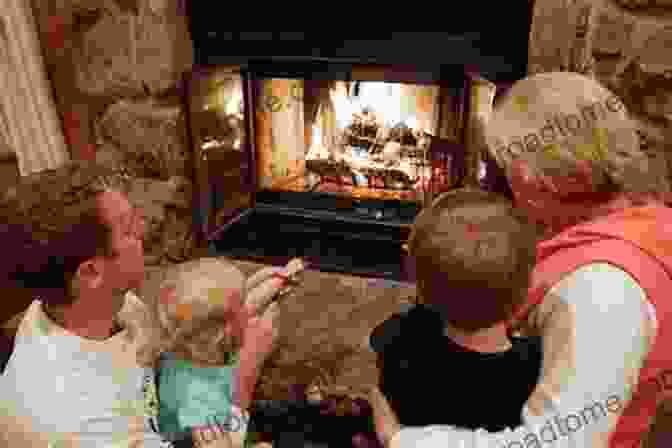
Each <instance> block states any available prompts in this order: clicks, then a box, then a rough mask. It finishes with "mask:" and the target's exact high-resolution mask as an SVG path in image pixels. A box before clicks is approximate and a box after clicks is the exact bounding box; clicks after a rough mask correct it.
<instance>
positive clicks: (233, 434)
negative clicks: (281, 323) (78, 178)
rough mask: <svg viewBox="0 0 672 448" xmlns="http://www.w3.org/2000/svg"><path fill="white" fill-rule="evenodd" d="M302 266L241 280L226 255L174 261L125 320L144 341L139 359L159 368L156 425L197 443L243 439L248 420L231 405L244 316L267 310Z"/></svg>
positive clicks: (172, 435) (175, 436) (293, 263)
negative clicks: (143, 310) (151, 300)
mask: <svg viewBox="0 0 672 448" xmlns="http://www.w3.org/2000/svg"><path fill="white" fill-rule="evenodd" d="M302 269H303V264H302V262H301V260H298V259H295V260H292V261H291V262H290V263H289V264H288V265H287V267H286V268H284V269H282V268H266V269H262V270H261V271H260V272H258V273H256V274H255V275H253V276H252V277H251V278H250V279H246V278H245V276H244V275H243V273H242V272H241V271H240V270H239V269H238V268H237V267H235V266H234V265H233V264H232V263H231V262H229V261H227V260H224V259H222V258H221V257H218V258H201V259H197V260H192V261H188V262H185V263H181V264H178V265H175V266H171V267H170V268H169V270H168V272H167V274H166V278H165V280H164V282H163V285H162V288H161V293H160V297H159V299H158V300H157V301H156V303H155V304H154V306H152V307H149V308H150V311H149V313H147V314H143V315H141V316H140V315H137V316H133V318H131V319H128V320H129V322H128V324H127V326H128V327H129V329H131V331H132V332H133V335H134V337H137V338H140V340H142V341H143V343H142V344H141V347H142V348H141V349H140V350H139V352H138V358H139V361H140V362H141V363H142V364H145V365H149V366H154V367H156V368H157V377H158V380H157V384H158V394H159V400H158V401H159V406H158V427H159V431H160V432H161V433H162V434H163V435H164V436H167V437H168V438H169V439H172V440H183V439H184V438H185V436H189V434H193V439H194V441H195V442H196V443H197V444H198V445H207V446H242V444H243V442H244V438H245V434H246V431H247V419H248V417H247V416H245V415H244V412H243V411H241V410H240V409H239V408H238V406H237V405H236V403H237V401H236V398H235V397H236V393H237V391H236V390H235V389H236V382H235V381H234V380H235V378H236V369H237V368H238V350H239V349H240V346H241V343H242V334H243V329H244V327H245V324H246V320H247V319H248V318H249V317H250V316H252V315H254V314H259V313H261V312H264V311H265V310H266V309H268V310H267V311H268V312H270V313H273V315H274V316H277V304H276V303H272V304H271V305H270V306H268V305H269V303H270V302H271V299H272V298H273V297H275V296H276V295H277V294H278V293H280V292H282V290H283V288H286V287H287V285H286V283H287V279H288V278H291V277H292V276H294V275H296V274H298V273H299V272H300V271H301V270H302Z"/></svg>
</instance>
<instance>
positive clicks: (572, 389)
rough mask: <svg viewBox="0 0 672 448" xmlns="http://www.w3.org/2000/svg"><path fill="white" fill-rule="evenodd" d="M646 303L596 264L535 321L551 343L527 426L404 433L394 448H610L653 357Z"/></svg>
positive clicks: (553, 294) (526, 413) (550, 299)
mask: <svg viewBox="0 0 672 448" xmlns="http://www.w3.org/2000/svg"><path fill="white" fill-rule="evenodd" d="M644 300H645V295H644V292H643V291H642V289H641V288H639V286H638V285H637V284H636V283H635V282H634V280H633V279H632V278H631V277H630V276H629V275H628V274H626V273H625V272H623V271H621V270H619V269H617V268H614V267H611V266H609V265H606V264H594V265H589V266H587V267H584V268H581V269H579V270H577V271H575V272H574V273H572V274H570V275H569V276H567V277H565V278H564V279H563V280H562V281H560V282H559V283H558V284H556V285H555V287H554V288H552V289H551V290H550V291H549V293H548V294H547V296H546V297H545V299H544V301H543V303H542V304H541V305H540V306H539V307H538V308H537V309H535V310H534V312H533V313H531V315H530V318H529V322H528V323H529V325H530V327H531V328H532V329H533V330H535V331H538V332H539V333H540V334H541V335H542V337H543V350H544V353H543V354H544V359H543V365H542V373H541V379H540V381H539V384H538V385H537V387H536V389H535V390H534V392H533V393H532V395H531V396H530V398H529V400H528V402H527V404H526V406H525V407H524V409H523V422H524V423H523V425H522V426H520V427H517V428H512V429H511V430H506V431H502V432H499V433H489V432H487V431H485V430H477V431H468V430H460V429H456V428H453V427H449V426H429V427H419V428H402V429H401V430H400V431H398V432H397V433H396V434H395V435H394V436H393V437H392V439H391V441H390V444H389V446H390V447H393V448H398V447H400V448H407V447H408V448H410V447H417V448H424V447H432V448H434V447H436V448H438V447H441V448H485V447H488V448H490V447H492V448H502V447H506V448H509V447H511V448H521V447H526V446H542V445H544V444H545V443H544V442H553V448H570V447H571V448H606V447H607V446H608V437H609V433H610V432H611V431H613V429H614V428H615V425H616V422H617V419H618V417H619V416H620V414H621V413H622V411H623V408H624V407H625V406H626V404H627V403H628V401H629V397H630V391H631V390H632V385H633V381H634V379H635V378H637V376H638V369H639V366H640V365H641V362H642V360H643V359H644V357H645V355H646V353H647V351H648V347H649V343H650V340H649V336H650V334H651V333H650V332H651V327H650V320H649V318H648V315H647V314H646V308H645V302H644ZM493 375H494V374H493ZM498 380H500V379H498V378H496V377H493V381H498ZM501 381H502V383H503V384H502V387H506V384H505V382H504V381H505V379H501ZM496 399H497V397H493V400H496ZM483 405H484V406H488V403H483ZM446 406H460V403H446Z"/></svg>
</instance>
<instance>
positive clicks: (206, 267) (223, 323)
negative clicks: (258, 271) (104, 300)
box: [120, 257, 247, 366]
mask: <svg viewBox="0 0 672 448" xmlns="http://www.w3.org/2000/svg"><path fill="white" fill-rule="evenodd" d="M170 289H173V290H174V293H173V294H166V293H165V292H166V291H167V290H170ZM160 291H161V292H160V293H159V294H158V295H157V296H158V297H156V298H155V299H154V300H152V301H151V302H150V303H149V305H148V306H147V307H146V309H143V310H136V311H135V312H134V313H129V314H128V315H125V316H120V320H121V321H122V322H123V324H124V325H125V326H126V328H127V329H128V331H129V334H128V336H129V338H131V339H134V340H135V341H136V342H137V344H138V347H139V348H138V362H139V363H140V364H141V365H145V366H155V365H156V363H157V361H158V359H159V357H160V356H161V354H163V353H169V352H173V353H177V354H179V355H181V357H186V358H187V359H190V360H193V361H197V362H199V363H203V364H209V365H224V364H226V363H227V362H229V361H230V360H231V357H232V356H235V354H236V353H237V351H238V349H239V348H240V344H241V335H240V333H239V331H237V330H236V328H239V327H236V323H237V322H236V319H239V318H240V312H241V311H242V308H241V307H242V306H243V304H244V299H245V297H246V294H247V291H246V278H245V275H244V274H243V273H242V272H241V271H240V270H239V269H238V268H237V267H236V266H235V265H234V264H233V263H231V262H230V261H228V260H226V259H223V258H221V257H217V258H214V257H205V258H199V259H196V260H190V261H187V262H184V263H179V264H176V265H174V266H170V267H169V268H168V269H167V271H166V273H165V278H164V280H163V282H162V283H161V287H160Z"/></svg>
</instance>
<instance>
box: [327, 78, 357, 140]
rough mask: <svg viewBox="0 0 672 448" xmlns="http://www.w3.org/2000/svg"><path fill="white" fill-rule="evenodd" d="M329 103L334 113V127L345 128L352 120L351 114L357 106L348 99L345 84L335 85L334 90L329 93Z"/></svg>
mask: <svg viewBox="0 0 672 448" xmlns="http://www.w3.org/2000/svg"><path fill="white" fill-rule="evenodd" d="M329 96H330V97H331V102H332V103H333V105H334V110H335V111H336V126H337V128H338V129H343V128H345V127H346V126H347V125H348V124H349V123H350V121H351V120H352V114H354V113H355V112H356V111H357V105H356V104H353V102H352V101H351V100H350V99H349V98H348V93H347V91H346V89H345V84H342V83H338V84H336V88H335V89H331V90H330V91H329Z"/></svg>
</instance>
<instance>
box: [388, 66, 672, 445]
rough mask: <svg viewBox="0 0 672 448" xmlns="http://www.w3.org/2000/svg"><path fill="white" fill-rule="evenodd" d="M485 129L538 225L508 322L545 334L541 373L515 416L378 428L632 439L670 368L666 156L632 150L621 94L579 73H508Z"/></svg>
mask: <svg viewBox="0 0 672 448" xmlns="http://www.w3.org/2000/svg"><path fill="white" fill-rule="evenodd" d="M484 137H485V141H486V142H487V145H488V148H489V150H490V151H491V152H492V155H493V156H494V157H495V158H496V160H497V162H498V164H499V165H500V166H503V167H504V168H505V170H506V173H507V178H508V179H509V182H510V184H511V188H512V191H513V193H514V197H515V201H516V204H517V207H519V208H520V209H521V210H524V211H525V212H526V214H527V215H528V216H529V217H530V218H532V219H533V220H535V221H537V222H538V223H539V224H540V225H541V226H543V227H544V228H545V238H544V239H543V241H542V242H540V243H539V244H538V247H537V265H536V267H535V270H534V271H533V274H532V280H531V287H530V290H529V294H528V296H529V300H528V303H527V305H526V306H523V307H521V308H520V309H519V311H518V313H517V314H516V318H514V319H513V320H512V322H511V324H510V326H511V328H512V329H513V328H517V329H518V330H520V331H522V332H525V333H527V334H536V335H540V336H541V337H542V345H543V363H542V374H541V378H540V381H539V383H538V385H537V387H536V388H535V389H534V391H533V392H532V395H531V396H530V398H529V400H528V401H527V403H526V404H525V406H524V408H523V412H522V422H523V423H522V425H519V426H516V427H513V428H507V429H505V430H503V431H496V432H488V431H486V430H484V429H477V430H465V429H458V428H455V427H452V426H439V425H436V426H427V427H421V428H415V427H408V428H400V427H399V425H398V421H395V419H394V416H390V415H388V416H387V418H386V419H385V420H384V421H381V422H378V431H379V433H382V434H381V436H382V437H383V438H385V439H386V440H387V442H388V444H389V445H390V446H394V447H420V448H422V447H441V448H458V447H459V448H469V447H474V448H476V447H485V446H487V447H511V448H514V447H515V448H521V447H529V446H534V447H540V446H542V445H544V444H546V443H549V444H552V445H553V447H554V448H563V447H572V448H601V447H609V448H634V447H639V446H640V444H641V441H642V439H643V437H644V435H645V434H646V432H647V430H648V428H649V426H650V424H651V422H652V419H653V417H654V416H655V415H656V410H657V407H658V405H659V404H660V403H661V401H662V400H663V399H664V398H665V392H666V391H667V389H668V388H667V387H666V383H667V381H669V380H670V379H672V378H669V377H670V375H672V366H671V364H672V355H670V353H671V352H670V351H669V348H668V347H669V344H670V343H672V322H670V319H672V301H670V300H669V299H668V297H667V296H668V295H669V291H670V290H672V278H671V272H672V258H670V257H671V255H672V225H671V224H672V210H670V209H669V208H667V207H665V206H664V204H663V202H662V200H663V199H664V195H665V194H666V193H669V185H668V183H667V180H666V173H665V172H664V170H663V168H664V167H659V166H654V165H653V164H652V163H651V162H650V160H649V159H648V158H647V156H646V155H645V154H644V153H643V152H642V151H641V150H640V148H639V141H638V136H637V134H636V130H635V125H634V123H633V122H632V121H631V120H630V119H629V118H628V115H627V113H626V110H625V107H624V105H623V103H622V102H621V101H620V99H619V98H618V97H616V96H615V95H614V94H613V93H612V92H610V91H609V90H607V89H606V88H604V87H603V86H601V85H600V84H598V83H597V82H596V81H594V80H592V79H589V78H586V77H583V76H581V75H578V74H574V73H546V74H539V75H535V76H531V77H528V78H526V79H523V80H521V81H519V82H517V83H516V84H514V86H513V87H512V88H511V90H510V91H509V92H508V93H507V95H506V96H505V98H503V99H502V101H501V102H500V104H499V105H498V107H497V108H496V109H495V111H494V113H493V116H492V117H491V119H490V121H489V122H488V124H487V126H485V128H484ZM446 294H450V291H446ZM666 346H668V347H666ZM491 374H492V381H497V382H500V383H501V387H502V388H506V387H507V379H506V378H499V377H498V372H491ZM409 387H412V385H409ZM437 387H440V385H437ZM497 399H498V397H496V396H493V397H492V400H497ZM488 405H489V404H488V403H483V406H488ZM445 406H455V407H458V408H459V407H460V406H461V403H459V402H455V403H445Z"/></svg>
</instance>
